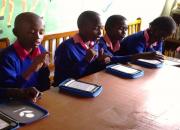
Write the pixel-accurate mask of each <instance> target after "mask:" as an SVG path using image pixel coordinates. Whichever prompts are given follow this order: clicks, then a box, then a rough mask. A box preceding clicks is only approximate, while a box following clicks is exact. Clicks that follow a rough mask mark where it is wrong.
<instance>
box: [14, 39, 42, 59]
mask: <svg viewBox="0 0 180 130" xmlns="http://www.w3.org/2000/svg"><path fill="white" fill-rule="evenodd" d="M13 47H14V49H15V51H16V52H17V54H18V56H19V57H20V59H21V60H22V61H23V60H25V59H26V58H27V57H30V58H31V59H34V58H35V57H36V56H38V55H40V54H41V51H40V49H39V47H38V48H35V49H34V50H33V53H32V54H31V55H30V53H29V52H28V51H27V50H26V49H24V48H23V47H22V46H21V44H20V43H19V42H18V41H16V42H15V43H14V44H13Z"/></svg>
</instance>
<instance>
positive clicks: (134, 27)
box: [127, 18, 142, 35]
mask: <svg viewBox="0 0 180 130" xmlns="http://www.w3.org/2000/svg"><path fill="white" fill-rule="evenodd" d="M141 23H142V20H141V18H137V19H136V20H135V21H134V22H131V23H129V24H128V32H127V34H128V35H131V34H133V33H136V32H139V31H140V30H141Z"/></svg>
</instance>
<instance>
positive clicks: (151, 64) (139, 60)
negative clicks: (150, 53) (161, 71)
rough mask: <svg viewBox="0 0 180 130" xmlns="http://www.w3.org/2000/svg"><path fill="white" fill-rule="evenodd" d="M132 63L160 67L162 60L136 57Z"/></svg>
mask: <svg viewBox="0 0 180 130" xmlns="http://www.w3.org/2000/svg"><path fill="white" fill-rule="evenodd" d="M153 62H154V63H153ZM134 63H135V64H136V65H140V66H143V67H147V68H161V67H162V66H163V61H158V60H144V59H138V60H136V61H135V62H134Z"/></svg>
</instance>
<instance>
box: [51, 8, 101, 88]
mask: <svg viewBox="0 0 180 130" xmlns="http://www.w3.org/2000/svg"><path fill="white" fill-rule="evenodd" d="M77 25H78V28H79V33H77V34H76V35H75V36H74V37H72V38H70V39H68V40H66V41H64V42H63V43H61V44H60V45H59V47H58V48H57V49H56V52H55V74H54V86H57V85H58V84H59V83H60V82H62V81H64V80H65V79H67V78H75V79H78V78H80V77H82V76H85V75H87V74H90V73H93V72H96V71H98V70H99V69H100V67H101V66H100V62H101V60H104V58H105V57H103V54H102V53H101V54H100V55H98V45H97V44H96V40H97V38H98V37H99V36H100V34H101V21H100V17H99V14H98V13H96V12H94V11H84V12H83V13H81V14H80V16H79V17H78V20H77Z"/></svg>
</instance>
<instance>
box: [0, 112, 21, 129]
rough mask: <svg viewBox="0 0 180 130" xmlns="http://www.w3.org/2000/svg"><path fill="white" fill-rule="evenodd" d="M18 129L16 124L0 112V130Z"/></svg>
mask: <svg viewBox="0 0 180 130" xmlns="http://www.w3.org/2000/svg"><path fill="white" fill-rule="evenodd" d="M18 127H19V124H18V122H16V121H15V120H13V119H12V118H10V117H8V116H6V115H5V114H3V113H1V112H0V130H14V129H17V128H18Z"/></svg>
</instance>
